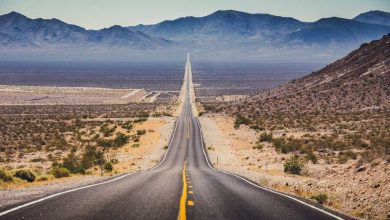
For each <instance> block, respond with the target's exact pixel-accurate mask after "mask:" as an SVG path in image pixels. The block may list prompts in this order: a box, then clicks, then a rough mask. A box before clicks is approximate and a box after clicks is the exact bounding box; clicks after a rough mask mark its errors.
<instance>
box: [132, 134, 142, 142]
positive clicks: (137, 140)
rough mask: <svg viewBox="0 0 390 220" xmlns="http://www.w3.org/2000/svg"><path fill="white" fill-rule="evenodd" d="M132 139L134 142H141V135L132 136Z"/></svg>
mask: <svg viewBox="0 0 390 220" xmlns="http://www.w3.org/2000/svg"><path fill="white" fill-rule="evenodd" d="M131 139H133V141H134V142H139V141H140V139H141V137H140V136H139V135H132V136H131Z"/></svg>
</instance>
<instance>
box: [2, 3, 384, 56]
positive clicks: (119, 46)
mask: <svg viewBox="0 0 390 220" xmlns="http://www.w3.org/2000/svg"><path fill="white" fill-rule="evenodd" d="M387 33H390V13H387V12H382V11H371V12H366V13H363V14H360V15H358V16H357V17H355V18H354V19H343V18H337V17H331V18H323V19H320V20H318V21H316V22H302V21H299V20H297V19H294V18H289V17H280V16H274V15H269V14H250V13H245V12H239V11H234V10H226V11H216V12H214V13H212V14H210V15H207V16H204V17H183V18H178V19H175V20H170V21H163V22H161V23H158V24H154V25H137V26H130V27H121V26H119V25H114V26H112V27H110V28H105V29H101V30H86V29H84V28H82V27H79V26H76V25H72V24H67V23H65V22H62V21H60V20H58V19H41V18H39V19H30V18H28V17H26V16H24V15H22V14H19V13H17V12H11V13H9V14H5V15H2V16H0V55H3V56H4V55H7V54H15V53H16V54H31V53H32V52H34V53H42V54H43V53H51V54H53V55H55V54H56V53H61V54H62V55H66V54H73V55H77V54H84V55H86V56H88V54H93V55H96V54H103V55H107V56H108V55H110V56H118V55H120V56H132V55H134V54H138V55H140V54H141V55H142V54H160V55H161V56H167V54H169V55H175V54H182V53H185V52H187V51H191V53H193V54H195V55H196V54H201V55H202V57H212V58H215V57H219V58H221V59H223V58H224V57H240V58H243V59H255V60H258V59H289V58H290V59H303V60H305V59H307V60H311V59H313V58H314V59H323V58H325V59H335V58H338V57H340V56H342V55H345V54H346V53H347V52H349V51H350V50H352V49H354V48H356V47H358V46H359V45H360V44H362V43H365V42H369V41H371V40H375V39H379V38H380V37H382V36H383V35H385V34H387Z"/></svg>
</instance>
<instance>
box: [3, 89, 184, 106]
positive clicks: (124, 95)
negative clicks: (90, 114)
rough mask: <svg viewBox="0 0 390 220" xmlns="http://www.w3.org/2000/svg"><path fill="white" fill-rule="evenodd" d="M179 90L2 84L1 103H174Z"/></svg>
mask: <svg viewBox="0 0 390 220" xmlns="http://www.w3.org/2000/svg"><path fill="white" fill-rule="evenodd" d="M176 99H177V93H176V92H167V91H146V90H144V89H109V88H92V87H49V86H10V85H0V103H1V105H75V104H79V105H96V104H127V103H130V102H133V103H134V102H146V103H152V102H174V101H175V100H176Z"/></svg>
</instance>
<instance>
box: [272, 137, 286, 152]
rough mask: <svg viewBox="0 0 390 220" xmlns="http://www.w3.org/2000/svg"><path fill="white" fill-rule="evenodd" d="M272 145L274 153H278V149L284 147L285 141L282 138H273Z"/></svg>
mask: <svg viewBox="0 0 390 220" xmlns="http://www.w3.org/2000/svg"><path fill="white" fill-rule="evenodd" d="M272 144H273V145H274V147H275V149H276V151H280V149H281V148H282V147H283V146H284V144H285V140H284V139H283V138H273V139H272Z"/></svg>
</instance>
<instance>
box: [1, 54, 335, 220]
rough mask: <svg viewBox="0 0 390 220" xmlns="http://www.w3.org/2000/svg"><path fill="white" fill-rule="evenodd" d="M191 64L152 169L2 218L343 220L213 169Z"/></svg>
mask: <svg viewBox="0 0 390 220" xmlns="http://www.w3.org/2000/svg"><path fill="white" fill-rule="evenodd" d="M190 76H192V73H191V63H190V60H189V56H188V58H187V62H186V67H185V77H184V78H185V80H184V84H183V86H185V89H184V91H185V94H184V103H183V107H182V112H181V115H180V116H179V117H178V118H177V121H176V125H175V129H174V132H173V134H172V138H171V140H170V141H171V142H170V144H169V148H168V150H167V154H166V155H165V157H164V158H163V160H162V161H161V163H160V164H159V165H158V166H157V167H155V168H154V169H152V170H148V171H144V172H138V173H132V174H126V175H123V176H120V177H116V178H114V179H111V180H109V181H108V182H107V181H106V182H102V183H98V184H94V185H90V186H87V187H82V188H77V189H73V190H70V191H66V192H62V193H59V194H54V195H52V196H49V197H44V198H42V199H40V200H35V201H31V202H29V203H27V204H21V205H19V206H15V207H11V208H8V209H7V210H1V211H0V219H95V220H96V219H160V220H161V219H171V220H174V219H300V220H302V219H316V220H320V219H341V218H340V217H338V215H336V214H332V213H330V212H328V211H324V210H322V209H319V208H317V207H315V206H313V205H310V204H307V203H304V202H302V201H300V200H298V199H295V198H293V197H289V196H286V195H283V194H279V193H277V192H273V191H270V190H267V189H264V188H261V187H259V186H257V185H256V184H254V183H252V182H250V181H248V180H246V179H244V178H242V177H239V176H235V175H231V174H228V173H224V172H221V171H217V170H215V169H214V168H212V167H211V166H210V165H209V162H208V159H207V156H206V153H205V151H204V148H203V144H202V135H201V129H200V125H199V122H198V119H197V117H195V116H194V115H193V113H192V100H191V96H190V95H189V94H190V88H192V87H191V86H190V82H192V80H190V78H189V77H190Z"/></svg>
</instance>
